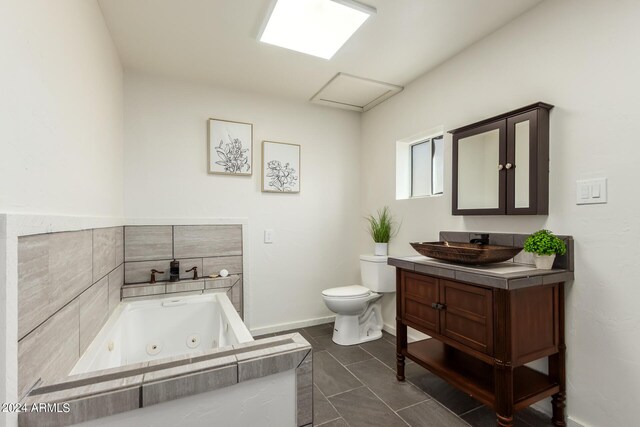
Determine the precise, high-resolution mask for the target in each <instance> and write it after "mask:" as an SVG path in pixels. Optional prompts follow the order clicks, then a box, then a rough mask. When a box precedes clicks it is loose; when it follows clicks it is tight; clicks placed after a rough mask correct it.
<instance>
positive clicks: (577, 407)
mask: <svg viewBox="0 0 640 427" xmlns="http://www.w3.org/2000/svg"><path fill="white" fill-rule="evenodd" d="M639 19H640V2H638V1H635V0H627V1H622V0H621V1H605V0H590V1H579V0H553V1H546V2H544V3H542V4H541V5H539V6H538V7H536V8H535V9H533V10H531V11H530V12H528V13H526V14H525V15H523V16H521V17H520V18H518V19H516V20H515V21H513V22H511V23H510V24H508V25H507V26H505V27H503V28H502V29H500V30H498V31H496V32H495V33H493V34H492V35H490V36H489V37H487V38H486V39H484V40H482V41H480V42H478V43H477V44H475V45H473V46H471V47H470V48H468V49H467V50H465V51H463V52H462V53H460V54H459V55H457V56H456V57H454V58H452V59H451V60H449V61H447V62H445V63H444V64H442V65H441V66H440V67H438V68H437V69H435V70H433V71H432V72H430V73H428V74H426V75H425V76H423V77H421V78H420V79H418V80H417V81H415V82H414V83H412V84H411V85H409V86H408V87H407V88H406V89H405V91H404V92H402V93H401V94H400V95H397V96H395V97H394V98H392V99H390V100H389V101H387V102H385V103H383V104H381V105H380V106H378V107H376V108H375V109H373V110H371V111H369V112H367V113H365V114H364V116H363V127H362V129H363V135H362V147H361V153H362V156H361V158H362V161H361V164H362V171H361V179H362V183H363V184H362V210H363V212H371V211H373V210H374V209H376V208H378V207H380V206H382V205H385V204H387V205H389V206H390V207H391V208H392V210H393V212H394V213H396V214H397V215H398V216H399V217H400V218H401V219H402V221H403V223H402V229H401V231H400V233H399V235H398V236H397V237H396V238H395V240H394V241H392V244H391V247H390V250H391V253H393V254H396V255H404V254H411V253H413V251H412V249H411V248H410V246H409V245H408V243H409V242H410V241H420V240H434V239H437V238H438V231H439V230H444V229H452V230H488V231H504V232H532V231H535V230H537V229H539V228H542V227H548V228H550V229H551V230H553V231H555V232H557V233H562V234H572V235H573V236H574V237H575V242H576V243H575V245H576V264H575V266H576V280H575V282H574V283H571V284H568V286H567V319H566V327H567V346H568V362H567V363H568V376H567V377H568V413H569V415H570V416H571V417H572V418H573V419H575V420H577V421H578V422H581V423H583V424H584V425H585V426H613V425H617V426H630V425H636V424H637V415H636V408H637V403H638V401H640V340H639V339H638V331H639V330H640V310H638V301H639V300H640V286H638V283H637V277H638V276H637V268H638V264H639V263H638V250H637V245H638V241H639V240H640V200H639V199H638V190H637V189H636V188H635V185H636V183H637V182H639V181H640V168H638V165H637V163H638V159H640V144H638V141H637V139H638V131H639V130H640V107H639V106H640V95H639V94H640V90H639V89H640V88H639V83H638V76H640V55H638V50H637V46H636V44H637V43H636V41H637V40H639V39H640V26H638V21H639ZM452 31H455V25H454V26H453V27H452ZM536 101H545V102H549V103H552V104H554V105H555V108H554V109H553V110H552V111H551V139H550V144H551V165H550V169H551V175H550V180H551V184H550V193H551V195H550V212H549V216H548V217H545V216H540V217H534V216H528V217H471V216H470V217H453V216H451V169H450V164H451V143H450V141H451V138H450V135H447V136H446V147H447V151H446V156H445V165H446V177H445V178H446V183H447V185H446V187H445V196H443V197H435V198H426V199H419V200H400V201H395V198H394V192H395V188H394V155H393V153H394V147H395V141H396V140H398V139H402V138H404V137H406V136H408V135H412V134H415V133H418V132H420V131H421V130H423V129H431V128H433V127H435V126H438V125H443V126H444V128H445V129H453V128H456V127H459V126H461V125H465V124H468V123H471V122H473V121H476V120H479V119H483V118H486V117H489V116H492V115H495V114H499V113H502V112H504V111H508V110H510V109H513V108H517V107H521V106H524V105H527V104H528V103H533V102H536ZM596 176H606V177H608V179H609V203H608V204H606V205H591V206H576V204H575V180H577V179H582V178H586V177H596ZM361 237H362V239H361V241H362V243H361V244H362V246H361V249H362V250H364V249H366V248H369V247H370V243H369V242H368V240H367V239H366V237H365V235H364V233H362V234H361ZM392 299H393V298H387V300H386V301H385V304H384V316H385V318H386V319H387V321H388V322H389V323H391V324H392V322H393V320H392V319H393V318H394V316H395V310H394V307H395V303H394V302H393V301H392Z"/></svg>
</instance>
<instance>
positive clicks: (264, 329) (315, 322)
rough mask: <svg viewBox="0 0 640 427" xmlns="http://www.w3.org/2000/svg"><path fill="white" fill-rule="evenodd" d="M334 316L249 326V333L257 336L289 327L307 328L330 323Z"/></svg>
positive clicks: (289, 328) (288, 328)
mask: <svg viewBox="0 0 640 427" xmlns="http://www.w3.org/2000/svg"><path fill="white" fill-rule="evenodd" d="M335 318H336V317H335V316H326V317H317V318H315V319H306V320H300V321H297V322H289V323H279V324H277V325H270V326H262V327H260V328H251V335H253V336H259V335H264V334H272V333H274V332H282V331H288V330H291V329H300V328H307V327H309V326H315V325H322V324H325V323H332V322H333V321H334V320H335Z"/></svg>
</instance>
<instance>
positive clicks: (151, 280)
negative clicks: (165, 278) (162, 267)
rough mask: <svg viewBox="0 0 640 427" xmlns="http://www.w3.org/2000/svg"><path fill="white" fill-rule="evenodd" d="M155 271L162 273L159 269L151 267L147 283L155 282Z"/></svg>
mask: <svg viewBox="0 0 640 427" xmlns="http://www.w3.org/2000/svg"><path fill="white" fill-rule="evenodd" d="M156 273H159V274H164V271H159V270H156V269H155V268H152V269H151V279H150V280H149V283H156Z"/></svg>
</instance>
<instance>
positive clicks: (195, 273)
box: [187, 265, 198, 280]
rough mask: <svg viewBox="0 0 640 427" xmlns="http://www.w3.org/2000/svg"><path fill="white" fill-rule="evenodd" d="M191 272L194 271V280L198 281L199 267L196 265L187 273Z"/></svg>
mask: <svg viewBox="0 0 640 427" xmlns="http://www.w3.org/2000/svg"><path fill="white" fill-rule="evenodd" d="M190 271H193V280H196V279H197V278H198V267H197V266H195V265H194V266H193V267H191V268H190V269H188V270H187V273H188V272H190Z"/></svg>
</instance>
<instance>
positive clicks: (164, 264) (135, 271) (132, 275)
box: [124, 259, 171, 283]
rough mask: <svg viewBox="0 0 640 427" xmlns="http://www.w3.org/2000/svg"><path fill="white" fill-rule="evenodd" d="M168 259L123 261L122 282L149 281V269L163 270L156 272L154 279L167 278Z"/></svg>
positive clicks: (161, 280)
mask: <svg viewBox="0 0 640 427" xmlns="http://www.w3.org/2000/svg"><path fill="white" fill-rule="evenodd" d="M170 262H171V260H170V259H165V260H159V261H135V262H125V263H124V282H125V283H149V280H150V279H151V269H156V270H158V271H164V273H162V274H160V273H156V281H158V282H163V281H166V280H169V263H170Z"/></svg>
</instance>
